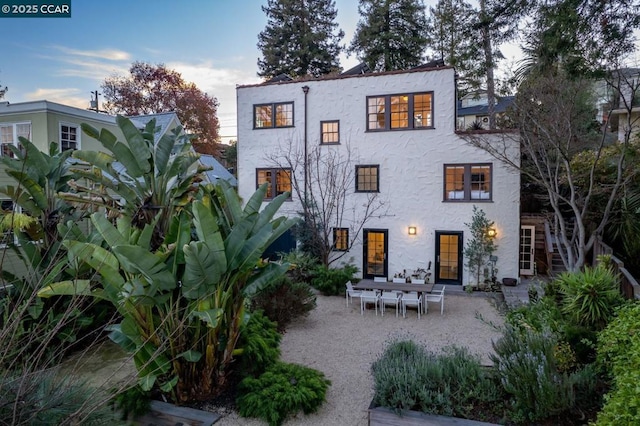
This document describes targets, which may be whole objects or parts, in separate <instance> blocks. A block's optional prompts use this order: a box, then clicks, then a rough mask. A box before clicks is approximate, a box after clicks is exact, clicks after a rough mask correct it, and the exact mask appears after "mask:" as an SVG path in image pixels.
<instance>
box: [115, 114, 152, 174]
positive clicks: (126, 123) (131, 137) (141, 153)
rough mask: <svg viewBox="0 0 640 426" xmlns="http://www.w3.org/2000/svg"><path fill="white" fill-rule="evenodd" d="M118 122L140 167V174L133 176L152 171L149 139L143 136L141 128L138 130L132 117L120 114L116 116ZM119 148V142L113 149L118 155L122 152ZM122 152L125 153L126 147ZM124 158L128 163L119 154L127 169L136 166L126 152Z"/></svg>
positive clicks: (119, 158)
mask: <svg viewBox="0 0 640 426" xmlns="http://www.w3.org/2000/svg"><path fill="white" fill-rule="evenodd" d="M116 123H118V126H119V127H120V130H122V133H123V134H124V138H125V139H126V141H127V144H128V145H129V149H130V151H129V152H130V153H131V154H132V156H133V159H134V160H135V161H136V167H137V168H138V170H140V173H139V174H137V173H136V174H131V176H132V177H139V176H142V175H143V174H145V173H149V172H150V171H152V170H151V164H150V163H149V159H150V158H151V151H150V149H149V146H148V144H147V141H145V139H144V138H143V137H142V134H141V133H140V130H138V128H137V127H136V126H135V125H134V124H133V123H132V122H131V120H130V119H128V118H127V117H124V116H122V115H118V116H117V117H116ZM117 150H118V143H116V144H115V146H114V148H113V151H114V153H115V154H116V155H118V154H121V153H120V152H116V151H117ZM122 153H123V154H124V153H125V150H124V149H123V150H122ZM124 158H126V160H127V162H126V163H125V161H122V159H121V157H120V156H118V160H120V161H121V162H122V164H124V166H125V167H126V168H127V171H130V168H131V169H133V168H134V167H133V164H132V163H133V162H130V161H129V158H128V156H127V155H126V154H125V157H124ZM131 172H132V173H133V170H131Z"/></svg>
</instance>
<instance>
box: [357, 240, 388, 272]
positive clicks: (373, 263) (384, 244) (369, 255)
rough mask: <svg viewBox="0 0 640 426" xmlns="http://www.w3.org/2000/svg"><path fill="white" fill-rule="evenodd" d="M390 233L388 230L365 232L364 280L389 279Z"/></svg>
mask: <svg viewBox="0 0 640 426" xmlns="http://www.w3.org/2000/svg"><path fill="white" fill-rule="evenodd" d="M388 235H389V231H388V230H387V229H365V230H363V239H364V244H363V247H364V253H363V256H362V258H363V265H362V271H363V273H362V274H363V276H364V278H373V277H385V278H386V277H388V276H389V274H388V270H387V265H388V263H387V262H388V259H387V257H388V256H387V253H388V250H389V241H388V240H389V239H388Z"/></svg>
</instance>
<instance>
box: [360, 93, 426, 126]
mask: <svg viewBox="0 0 640 426" xmlns="http://www.w3.org/2000/svg"><path fill="white" fill-rule="evenodd" d="M431 127H433V93H432V92H425V93H404V94H399V95H385V96H370V97H367V130H397V129H421V128H431Z"/></svg>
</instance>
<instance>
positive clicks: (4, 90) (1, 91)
mask: <svg viewBox="0 0 640 426" xmlns="http://www.w3.org/2000/svg"><path fill="white" fill-rule="evenodd" d="M7 90H9V89H8V88H7V86H4V87H2V84H0V99H2V98H4V94H5V93H7Z"/></svg>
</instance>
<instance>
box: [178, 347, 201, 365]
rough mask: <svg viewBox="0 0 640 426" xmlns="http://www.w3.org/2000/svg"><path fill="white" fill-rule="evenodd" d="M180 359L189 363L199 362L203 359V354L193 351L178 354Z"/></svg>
mask: <svg viewBox="0 0 640 426" xmlns="http://www.w3.org/2000/svg"><path fill="white" fill-rule="evenodd" d="M178 357H179V358H184V359H185V360H187V361H188V362H198V361H200V359H201V358H202V352H199V351H196V350H194V349H191V350H188V351H185V352H182V353H180V354H178Z"/></svg>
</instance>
